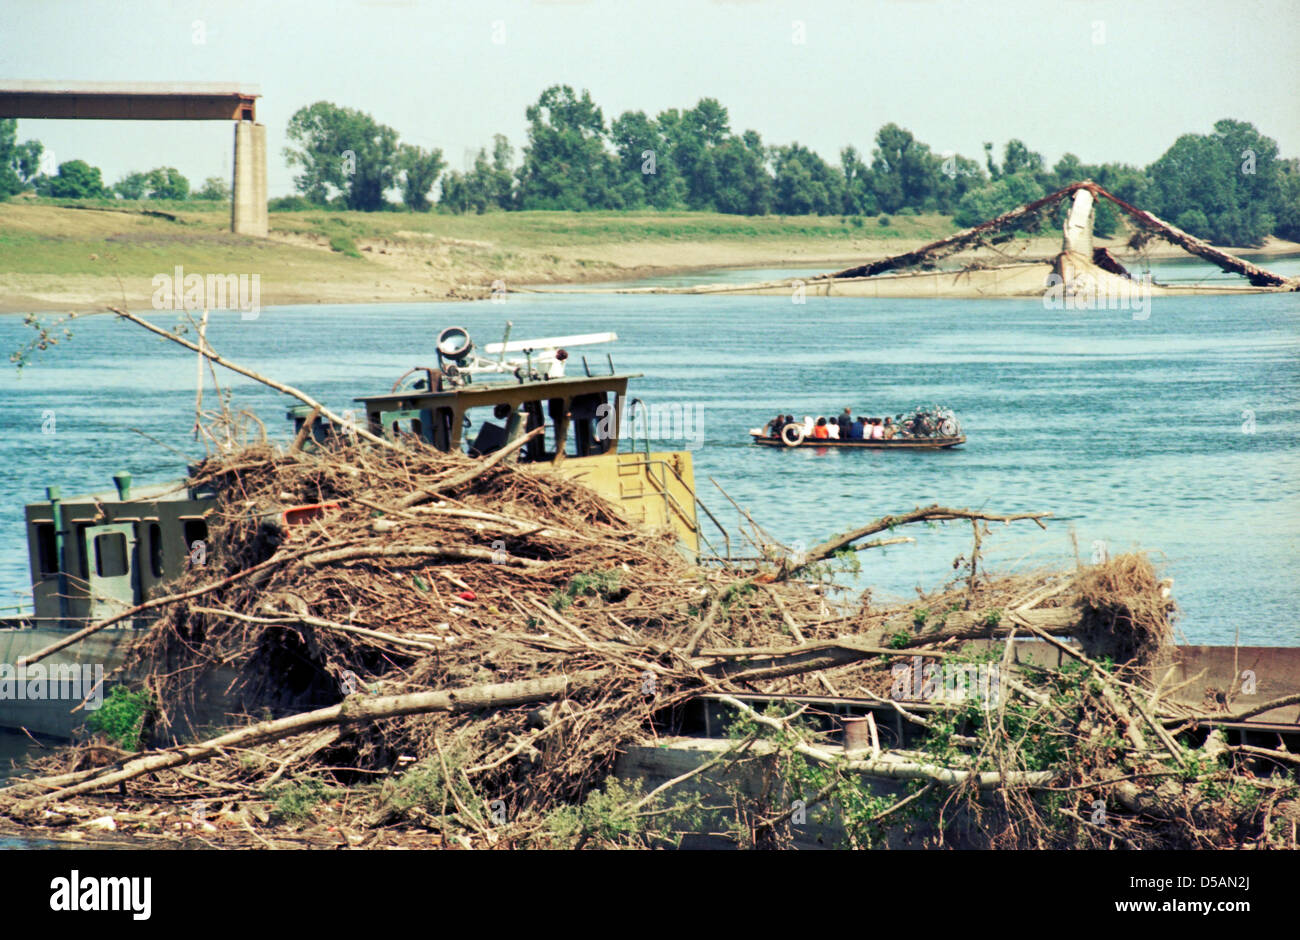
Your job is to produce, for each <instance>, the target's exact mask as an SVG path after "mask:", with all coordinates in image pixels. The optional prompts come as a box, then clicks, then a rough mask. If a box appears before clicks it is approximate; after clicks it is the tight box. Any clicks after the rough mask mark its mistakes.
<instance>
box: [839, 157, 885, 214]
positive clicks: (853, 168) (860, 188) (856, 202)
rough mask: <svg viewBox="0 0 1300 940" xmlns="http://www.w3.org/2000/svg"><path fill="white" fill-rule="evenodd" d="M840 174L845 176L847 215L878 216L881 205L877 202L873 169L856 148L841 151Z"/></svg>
mask: <svg viewBox="0 0 1300 940" xmlns="http://www.w3.org/2000/svg"><path fill="white" fill-rule="evenodd" d="M840 172H841V173H843V174H844V208H843V212H844V213H845V214H846V215H876V214H877V213H879V212H880V203H879V202H877V201H876V193H875V189H874V182H875V181H874V180H873V179H872V176H871V167H869V166H867V164H866V162H865V161H863V159H862V156H861V154H859V153H858V149H857V148H856V147H852V146H849V147H845V148H844V149H843V150H841V151H840Z"/></svg>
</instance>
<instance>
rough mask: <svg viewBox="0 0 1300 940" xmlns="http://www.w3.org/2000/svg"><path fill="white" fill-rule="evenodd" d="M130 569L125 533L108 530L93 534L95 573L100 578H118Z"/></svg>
mask: <svg viewBox="0 0 1300 940" xmlns="http://www.w3.org/2000/svg"><path fill="white" fill-rule="evenodd" d="M130 570H131V566H130V562H129V560H128V559H127V551H126V536H125V535H123V534H122V533H121V532H108V533H105V534H104V535H97V536H95V574H97V575H99V577H101V578H120V577H121V576H122V575H124V574H127V573H128V572H130Z"/></svg>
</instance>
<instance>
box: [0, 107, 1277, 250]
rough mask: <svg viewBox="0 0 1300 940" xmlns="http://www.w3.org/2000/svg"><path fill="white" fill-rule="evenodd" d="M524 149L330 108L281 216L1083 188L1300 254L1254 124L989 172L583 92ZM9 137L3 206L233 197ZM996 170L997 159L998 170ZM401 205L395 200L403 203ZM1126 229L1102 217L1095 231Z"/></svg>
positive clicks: (818, 208)
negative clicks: (24, 196)
mask: <svg viewBox="0 0 1300 940" xmlns="http://www.w3.org/2000/svg"><path fill="white" fill-rule="evenodd" d="M525 118H526V119H527V122H528V126H527V130H526V132H525V133H526V140H525V142H524V144H523V146H522V148H521V150H520V152H519V156H518V159H516V151H515V149H514V147H512V146H511V144H510V142H509V140H508V139H507V138H506V137H505V136H504V135H501V134H497V135H495V136H494V138H493V140H492V144H491V146H490V147H484V148H482V149H481V150H479V152H478V154H477V155H476V156H475V158H474V160H473V164H472V166H470V167H467V168H466V169H464V170H463V171H462V170H454V169H450V168H449V167H448V165H447V161H446V159H445V158H444V155H443V153H442V151H441V150H439V149H437V148H431V149H426V148H423V147H420V146H416V145H414V144H409V143H404V142H402V141H401V139H400V136H399V134H398V132H397V131H396V130H394V129H393V128H391V127H388V126H387V125H384V124H381V123H379V122H378V121H376V120H375V119H374V118H373V117H372V116H371V115H369V114H367V113H365V112H362V111H359V110H356V109H353V108H348V107H342V106H339V105H336V104H333V103H331V102H327V101H318V102H316V103H315V104H312V105H309V106H307V107H304V108H301V109H300V110H299V111H297V112H296V113H295V114H294V115H293V116H292V117H291V118H290V120H289V125H288V138H289V141H290V146H288V147H286V148H285V158H286V160H287V162H288V164H289V165H290V166H291V167H293V168H294V169H296V170H297V171H298V172H297V175H296V176H295V179H294V186H295V189H296V190H297V192H298V193H299V195H297V196H292V197H287V198H283V199H279V200H274V201H273V204H272V205H273V208H279V209H295V208H301V209H306V208H312V207H322V206H336V207H340V208H347V209H354V210H360V211H381V210H401V209H406V210H410V211H417V212H422V211H428V210H430V209H437V210H439V211H445V212H454V213H465V212H476V213H483V212H487V211H490V210H503V211H513V210H548V209H550V210H571V211H586V210H619V209H657V210H663V211H680V210H688V211H711V212H723V213H732V214H740V215H768V214H773V213H776V214H780V215H807V214H817V215H840V216H851V217H854V218H858V219H860V218H862V217H865V216H880V215H890V214H917V213H941V214H944V215H951V216H952V217H953V219H954V221H955V222H956V224H958V225H962V226H967V225H974V224H977V223H979V222H982V221H985V220H986V219H989V218H992V217H993V216H995V215H997V214H999V213H1001V212H1006V211H1008V210H1010V209H1012V208H1015V207H1016V206H1018V205H1021V204H1022V203H1025V202H1029V201H1031V200H1033V199H1036V198H1038V197H1040V196H1043V195H1046V194H1047V193H1048V192H1051V191H1053V190H1055V189H1059V188H1060V187H1062V186H1065V185H1068V184H1069V183H1073V182H1076V181H1078V180H1081V179H1087V178H1091V179H1093V180H1095V181H1096V182H1098V183H1100V184H1101V185H1102V186H1104V187H1106V188H1107V189H1109V190H1110V191H1111V192H1113V193H1115V194H1116V195H1117V196H1119V197H1120V198H1121V199H1124V200H1125V201H1127V202H1130V203H1132V204H1134V205H1137V206H1139V207H1141V208H1146V209H1150V210H1151V211H1152V212H1154V213H1155V214H1156V215H1158V216H1161V217H1162V218H1164V219H1166V220H1168V221H1170V222H1173V223H1174V224H1175V225H1177V226H1178V227H1180V228H1183V229H1185V230H1187V231H1189V232H1191V233H1192V234H1193V235H1197V236H1200V237H1202V238H1206V239H1208V240H1210V241H1213V242H1216V243H1219V244H1230V245H1257V244H1259V243H1261V242H1262V241H1263V239H1264V238H1265V237H1266V236H1268V235H1270V234H1275V235H1279V236H1282V237H1285V238H1292V239H1296V240H1300V159H1296V158H1292V159H1282V158H1281V157H1280V156H1279V153H1278V146H1277V143H1276V141H1274V140H1273V139H1271V138H1269V137H1267V136H1265V135H1263V134H1262V133H1260V132H1259V131H1258V130H1257V129H1256V128H1255V127H1254V126H1253V125H1252V124H1249V123H1246V122H1244V121H1237V120H1231V119H1225V120H1222V121H1219V122H1217V123H1216V124H1215V125H1214V128H1213V132H1212V133H1209V134H1184V135H1183V136H1181V137H1179V138H1178V139H1177V140H1176V141H1175V142H1174V143H1173V145H1172V146H1171V147H1170V148H1169V149H1168V150H1167V151H1165V153H1164V154H1163V155H1161V156H1160V158H1159V159H1157V160H1155V161H1154V162H1153V163H1151V164H1150V165H1149V166H1146V167H1137V166H1132V165H1129V164H1124V163H1117V162H1112V163H1100V164H1086V163H1084V162H1082V161H1081V160H1080V159H1079V158H1078V157H1077V156H1075V155H1074V154H1072V153H1067V154H1066V155H1065V156H1063V157H1062V158H1061V159H1060V160H1058V161H1057V162H1056V163H1055V165H1053V166H1050V167H1049V166H1048V165H1047V164H1046V161H1045V160H1044V159H1043V157H1042V155H1041V154H1040V153H1038V152H1036V151H1034V150H1031V149H1030V147H1029V146H1028V145H1027V144H1025V143H1024V142H1023V141H1021V140H1018V139H1016V140H1010V141H1008V142H1006V144H1005V145H1004V146H1003V148H1002V150H1001V153H1000V154H997V153H995V148H994V145H993V143H991V142H989V143H985V144H984V153H983V154H982V155H981V157H982V159H981V160H976V159H971V158H969V157H966V156H963V155H961V154H956V153H951V152H942V153H941V152H935V151H934V150H932V149H931V147H930V146H929V145H928V144H926V143H924V142H923V141H920V140H918V139H917V138H916V137H915V136H914V135H913V134H912V133H911V131H909V130H907V129H905V128H903V127H900V126H899V125H898V124H895V123H889V124H886V125H884V126H883V127H881V128H880V129H879V130H878V131H877V132H876V135H875V138H874V141H873V146H872V147H871V149H870V152H869V153H866V152H863V151H859V150H858V149H857V148H856V147H853V146H846V147H844V148H843V149H842V150H841V151H840V153H839V155H838V156H839V161H838V163H831V162H828V161H827V160H826V159H824V158H823V157H822V156H820V155H819V154H817V153H816V152H814V151H812V150H810V149H809V148H807V147H805V146H802V145H800V144H799V143H791V144H788V145H780V144H778V145H768V144H764V142H763V140H762V138H761V137H760V135H759V133H758V132H757V131H754V130H745V131H743V132H739V133H737V132H736V131H734V130H733V129H732V127H731V121H730V117H729V115H728V113H727V109H726V108H725V107H724V106H723V105H722V104H721V103H720V102H718V101H717V100H716V99H714V98H702V99H701V100H700V101H699V102H698V103H697V104H696V105H695V107H693V108H687V109H681V110H679V109H677V108H670V109H667V110H664V111H661V112H659V113H658V114H657V115H654V116H653V117H652V116H649V115H647V114H646V113H645V112H644V111H625V112H624V113H622V114H620V115H619V116H618V117H617V118H615V119H613V120H612V121H608V122H607V121H606V120H605V117H604V115H603V113H602V111H601V109H600V107H599V106H598V105H597V104H596V103H595V102H594V101H593V100H592V98H591V95H590V93H589V92H588V91H586V90H583V91H582V92H581V93H578V92H576V91H574V89H573V88H571V87H570V86H568V85H554V86H552V87H550V88H547V89H546V90H545V91H543V92H542V93H541V95H540V96H539V97H538V99H537V101H536V103H535V104H533V105H530V106H529V107H528V109H527V111H526V112H525ZM7 123H8V124H9V125H10V126H9V127H8V130H7V132H6V127H5V125H6V122H0V195H3V194H4V193H6V192H17V191H21V190H22V189H24V188H28V189H32V188H34V189H35V190H36V192H38V193H41V194H44V195H51V196H103V195H110V194H116V195H117V196H119V197H120V198H124V199H139V198H168V199H183V198H187V197H191V196H192V197H194V198H213V199H216V198H228V195H229V190H228V188H227V187H226V186H225V183H224V181H223V180H220V179H219V178H215V177H214V178H211V179H209V180H208V181H207V182H206V183H205V185H204V187H203V188H202V189H201V190H200V191H199V192H197V193H192V194H191V193H190V191H189V184H188V182H187V181H186V180H185V178H184V177H183V176H181V175H180V174H179V173H177V172H176V171H175V170H174V169H173V168H169V167H160V168H158V169H155V170H152V171H149V172H148V173H132V174H128V175H127V176H126V177H124V178H123V179H122V180H119V181H118V182H117V183H115V184H114V185H113V186H112V187H105V186H104V185H103V183H102V182H101V181H100V180H99V171H98V170H97V169H96V168H94V167H91V166H88V165H87V164H85V163H84V162H83V161H80V160H74V161H70V162H69V163H66V164H60V165H59V168H58V172H57V173H54V174H50V175H45V174H42V173H39V172H38V170H37V167H38V166H39V164H40V143H39V142H37V141H27V142H24V143H23V144H18V143H16V141H15V139H14V128H13V125H14V123H15V122H13V121H10V122H7ZM999 158H1000V159H999ZM394 195H396V196H397V197H398V199H400V201H394V199H393V196H394ZM1118 225H1119V219H1118V216H1117V214H1116V211H1115V209H1114V207H1112V206H1111V205H1110V204H1108V203H1102V204H1100V205H1099V206H1098V209H1097V217H1096V223H1095V227H1096V231H1097V232H1098V234H1102V235H1108V234H1111V233H1113V232H1114V231H1116V230H1117V228H1118Z"/></svg>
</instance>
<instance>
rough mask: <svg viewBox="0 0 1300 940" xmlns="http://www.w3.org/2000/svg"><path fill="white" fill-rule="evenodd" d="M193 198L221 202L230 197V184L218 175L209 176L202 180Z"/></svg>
mask: <svg viewBox="0 0 1300 940" xmlns="http://www.w3.org/2000/svg"><path fill="white" fill-rule="evenodd" d="M194 198H195V199H206V200H211V201H213V202H222V201H225V200H228V199H230V184H229V183H227V182H226V181H225V179H224V178H222V177H220V176H209V177H208V178H207V179H205V180H204V181H203V188H202V189H199V190H197V191H196V192H195V193H194Z"/></svg>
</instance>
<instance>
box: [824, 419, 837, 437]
mask: <svg viewBox="0 0 1300 940" xmlns="http://www.w3.org/2000/svg"><path fill="white" fill-rule="evenodd" d="M826 437H827V438H828V439H829V440H832V441H838V440H839V439H840V423H839V421H837V420H836V419H835V418H827V419H826Z"/></svg>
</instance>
